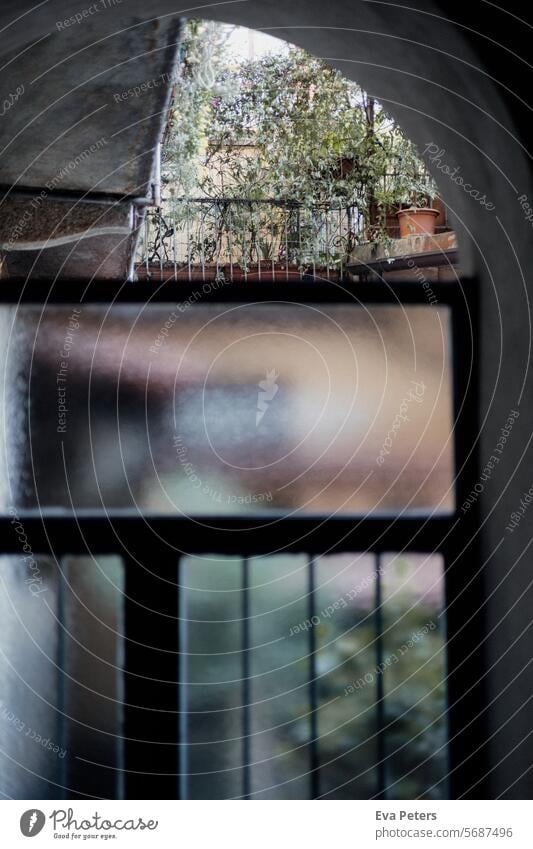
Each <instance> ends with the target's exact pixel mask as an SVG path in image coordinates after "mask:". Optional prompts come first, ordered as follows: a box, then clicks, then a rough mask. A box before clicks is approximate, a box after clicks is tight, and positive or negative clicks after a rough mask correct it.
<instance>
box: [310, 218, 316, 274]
mask: <svg viewBox="0 0 533 849" xmlns="http://www.w3.org/2000/svg"><path fill="white" fill-rule="evenodd" d="M314 225H315V216H314V211H313V209H311V227H312V228H313V231H314V232H313V277H315V278H316V255H317V241H318V231H317V229H316V227H315V226H314Z"/></svg>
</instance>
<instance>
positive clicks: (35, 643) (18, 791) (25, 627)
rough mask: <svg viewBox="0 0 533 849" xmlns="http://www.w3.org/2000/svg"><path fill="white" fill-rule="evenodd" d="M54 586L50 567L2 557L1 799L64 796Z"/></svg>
mask: <svg viewBox="0 0 533 849" xmlns="http://www.w3.org/2000/svg"><path fill="white" fill-rule="evenodd" d="M17 527H18V526H17ZM21 533H23V531H21ZM58 586H59V581H58V570H57V567H56V565H55V564H54V562H53V560H51V559H49V558H44V557H33V555H28V556H27V557H14V556H12V557H6V556H3V557H0V622H1V625H2V627H1V631H0V796H1V797H2V798H6V797H7V798H13V799H57V798H61V796H62V793H63V788H64V765H65V761H66V759H67V758H68V757H69V755H70V754H71V753H69V752H68V747H67V746H66V745H65V741H64V737H63V734H62V730H61V719H62V711H61V702H60V698H59V686H58V684H59V670H58V663H59V657H60V656H59V634H58V622H57V614H58Z"/></svg>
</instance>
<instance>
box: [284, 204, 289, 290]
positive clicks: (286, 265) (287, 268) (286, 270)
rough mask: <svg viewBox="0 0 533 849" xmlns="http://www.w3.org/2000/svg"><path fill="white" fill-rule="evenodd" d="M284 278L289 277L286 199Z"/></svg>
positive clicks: (285, 208)
mask: <svg viewBox="0 0 533 849" xmlns="http://www.w3.org/2000/svg"><path fill="white" fill-rule="evenodd" d="M284 210H285V280H288V279H289V222H288V216H287V201H285V207H284Z"/></svg>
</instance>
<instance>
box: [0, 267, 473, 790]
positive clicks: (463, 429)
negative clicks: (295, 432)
mask: <svg viewBox="0 0 533 849" xmlns="http://www.w3.org/2000/svg"><path fill="white" fill-rule="evenodd" d="M431 288H432V293H433V295H434V296H435V300H434V301H432V303H433V304H435V305H438V306H446V307H449V309H450V311H451V344H452V374H453V403H454V434H453V438H454V458H455V472H456V478H455V504H456V507H455V510H454V512H453V514H451V515H435V516H416V517H415V516H412V515H406V516H405V517H401V516H397V515H392V516H389V517H385V516H368V517H363V516H361V517H358V518H355V519H354V518H350V517H345V516H344V517H335V518H327V519H322V518H316V517H306V518H287V519H283V518H282V519H280V520H278V521H276V523H275V525H274V526H273V525H272V524H271V523H268V522H267V523H265V522H264V517H263V519H262V520H261V519H254V518H250V517H246V518H239V517H219V518H217V517H213V518H212V519H211V518H210V519H209V520H208V522H206V521H203V522H202V524H199V523H196V522H195V521H194V520H191V519H187V518H184V517H175V516H166V515H165V516H161V515H158V516H154V515H148V514H144V515H138V516H132V515H127V514H125V513H124V512H121V511H117V512H108V513H106V514H100V515H99V514H98V511H94V512H87V511H80V512H76V513H73V514H65V515H57V514H55V515H47V514H46V510H44V511H42V513H40V514H39V513H38V512H36V511H24V510H20V511H19V516H20V520H21V521H22V522H23V523H24V527H25V532H26V534H27V536H28V539H29V540H30V541H31V545H32V549H33V551H35V552H38V553H40V554H45V555H46V554H51V555H52V556H53V557H55V558H57V559H59V558H61V557H62V556H65V555H76V554H78V555H82V554H87V553H91V554H106V555H109V554H116V555H118V556H120V557H121V558H122V559H123V562H124V564H125V583H126V589H125V636H126V650H125V668H124V676H125V699H124V711H125V719H124V741H125V763H124V768H125V773H124V774H125V787H126V790H125V797H126V798H129V799H133V798H169V799H175V798H178V799H179V798H181V797H182V796H183V795H184V794H183V781H182V780H181V779H180V775H179V772H180V770H179V763H180V758H179V757H178V756H177V755H178V753H179V751H180V745H181V744H182V743H184V742H185V741H183V740H181V739H180V728H181V727H182V724H181V723H180V722H179V716H180V709H181V706H182V699H181V694H180V687H181V686H182V685H179V686H176V683H175V682H176V681H178V682H179V680H180V663H179V650H180V636H182V635H180V634H179V630H180V629H177V628H176V620H179V615H180V599H179V580H176V576H177V574H178V573H177V569H179V557H180V554H181V553H182V552H187V553H189V554H213V553H217V554H221V555H222V554H233V555H236V556H237V555H238V556H240V557H242V558H243V564H244V566H243V570H244V571H243V593H242V612H243V617H244V621H246V613H247V605H248V592H247V572H246V570H247V562H248V561H247V559H248V558H249V557H250V556H253V555H259V554H267V553H269V552H270V551H271V550H272V548H273V547H274V548H275V549H276V550H280V549H281V550H283V551H284V552H299V553H305V554H306V555H307V556H308V558H309V582H310V583H309V588H310V589H311V590H312V589H313V568H314V567H313V564H314V559H315V558H316V557H318V556H320V555H321V554H325V553H327V554H331V553H334V552H341V551H351V552H353V551H357V552H362V551H368V552H371V553H373V554H375V555H376V562H378V561H379V557H380V556H381V555H383V554H385V553H386V552H402V551H416V552H421V553H433V552H438V553H440V554H442V556H443V558H444V563H445V599H446V621H447V666H448V669H447V672H448V678H447V690H448V728H449V763H450V771H449V794H450V796H451V798H486V790H485V782H484V776H485V775H486V768H485V766H486V765H485V759H484V750H483V744H484V741H485V739H486V725H485V719H484V713H485V710H484V709H485V705H486V703H487V702H486V697H485V696H486V693H485V687H484V677H485V670H486V665H485V657H484V651H483V637H484V633H485V631H484V624H483V621H484V620H483V599H484V595H483V579H482V564H481V560H480V551H479V544H478V537H479V521H478V512H477V508H476V505H473V507H472V508H471V509H470V510H468V512H467V513H466V514H464V515H463V514H462V513H461V511H460V505H461V504H462V503H463V502H464V500H465V499H466V497H467V495H468V494H469V493H470V492H471V491H472V489H473V487H474V485H475V484H476V483H477V482H478V477H477V475H478V468H479V464H478V456H477V434H478V432H479V431H478V421H477V415H478V413H477V411H478V402H479V398H478V339H479V333H478V313H479V310H478V298H477V287H476V284H475V281H473V280H459V279H458V280H456V281H454V282H446V283H433V282H432V284H431ZM191 298H194V299H195V300H196V301H197V302H201V303H213V302H219V303H251V302H253V303H269V302H272V301H284V302H293V303H304V304H309V303H312V304H330V303H331V304H338V303H353V304H355V305H359V304H361V305H375V304H389V305H398V306H409V305H419V306H425V307H426V308H427V309H428V310H429V309H431V308H432V306H431V305H430V304H429V303H428V300H427V296H426V293H425V291H424V289H423V287H422V285H421V283H420V282H419V281H413V280H406V281H404V282H395V283H394V284H391V283H385V282H384V281H380V282H372V283H352V282H346V281H344V282H342V283H340V282H332V281H325V280H315V279H312V278H310V277H307V276H304V278H303V279H302V280H300V281H286V282H285V281H278V282H275V283H267V282H254V283H249V282H244V283H225V284H224V285H218V286H213V285H212V283H211V284H203V283H192V282H191V283H182V282H177V281H174V280H167V281H163V282H160V283H154V282H131V281H127V282H122V281H113V280H93V281H90V282H84V281H78V280H61V279H58V280H55V281H46V280H35V279H29V280H6V281H4V282H3V284H2V287H0V303H1V304H4V305H5V304H11V305H22V304H33V305H39V306H41V307H42V308H43V309H44V308H46V306H47V305H49V304H55V305H65V306H67V305H68V306H69V307H79V306H83V305H86V304H90V303H92V304H101V305H105V306H109V307H111V309H112V308H113V306H114V305H118V304H143V305H148V304H155V303H157V304H169V305H170V306H171V308H172V305H175V304H177V303H180V302H181V303H189V304H190V303H191ZM191 308H193V309H194V306H192V307H191ZM273 527H274V528H275V530H273ZM0 534H1V536H0V539H1V542H0V552H1V553H3V554H19V553H20V550H19V545H18V541H17V538H16V536H15V534H14V533H13V529H12V526H11V522H10V518H9V517H7V516H0ZM143 561H145V562H149V563H150V570H147V569H145V568H144V567H143V565H142V563H143ZM378 573H379V570H378ZM378 588H379V581H378ZM141 599H142V604H140V603H139V600H141ZM312 604H313V592H311V593H310V605H311V611H310V612H311V613H312ZM154 611H157V613H154ZM379 612H380V611H379V600H378V603H377V605H376V615H379ZM160 614H163V616H161V615H160ZM243 632H244V637H243V640H244V644H243V681H244V693H243V696H244V704H245V705H246V704H247V703H248V702H247V700H246V687H247V684H246V682H247V678H248V670H247V657H248V653H247V644H246V641H247V639H248V638H247V636H246V634H247V629H246V628H244V631H243ZM147 633H149V634H152V635H154V640H153V641H152V646H153V648H155V649H156V650H157V649H159V651H158V659H157V662H155V663H154V652H153V649H152V650H150V651H148V650H147V649H146V647H145V645H144V639H145V635H146V634H147ZM313 641H314V636H313V629H310V658H311V660H310V688H311V690H310V703H311V707H312V716H313V717H315V719H314V721H312V728H311V738H312V740H311V744H310V745H311V764H312V769H311V774H312V778H311V785H312V794H311V795H312V798H317V797H319V796H320V785H319V778H318V776H319V771H320V765H319V763H318V755H317V745H316V732H317V728H316V688H315V686H314V679H315V675H314V657H315V650H316V646H315V645H314V642H313ZM378 642H379V641H378ZM169 646H173V647H174V649H175V651H172V650H170V651H169V648H168V647H169ZM147 666H148V667H149V669H150V675H151V677H152V678H153V679H154V683H153V684H151V685H150V687H149V688H147V686H146V683H145V679H144V678H143V674H144V672H145V670H146V668H147ZM156 682H157V683H156ZM313 708H314V710H313ZM377 713H378V729H377V735H378V746H379V745H381V753H382V757H381V759H380V762H381V764H382V766H381V768H380V769H379V791H378V794H377V797H378V798H379V797H383V796H384V795H385V760H386V754H385V752H384V748H383V746H382V740H383V723H384V719H383V694H381V698H378V704H377ZM149 716H150V717H151V723H150V727H151V736H150V742H143V741H144V740H145V733H144V732H145V728H146V722H147V718H148V717H149ZM153 717H157V721H156V722H154V720H153ZM243 723H244V724H243V736H244V741H245V742H244V747H243V748H244V756H243V757H244V760H243V774H244V781H243V796H244V797H245V798H246V797H248V796H249V795H250V785H249V769H248V766H247V763H248V761H247V756H246V750H247V743H246V740H247V736H248V733H249V715H248V714H247V710H246V709H245V710H244V720H243ZM380 740H381V744H380ZM154 765H155V766H156V768H154Z"/></svg>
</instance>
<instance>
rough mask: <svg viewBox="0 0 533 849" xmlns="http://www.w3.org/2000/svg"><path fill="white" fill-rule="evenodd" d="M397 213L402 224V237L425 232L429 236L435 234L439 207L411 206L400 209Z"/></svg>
mask: <svg viewBox="0 0 533 849" xmlns="http://www.w3.org/2000/svg"><path fill="white" fill-rule="evenodd" d="M396 214H397V216H398V221H399V224H400V239H406V238H407V236H416V235H417V234H418V233H424V234H425V235H427V236H433V234H434V233H435V223H436V221H437V217H438V215H439V211H438V209H425V208H421V207H411V208H410V209H400V211H399V212H397V213H396Z"/></svg>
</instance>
